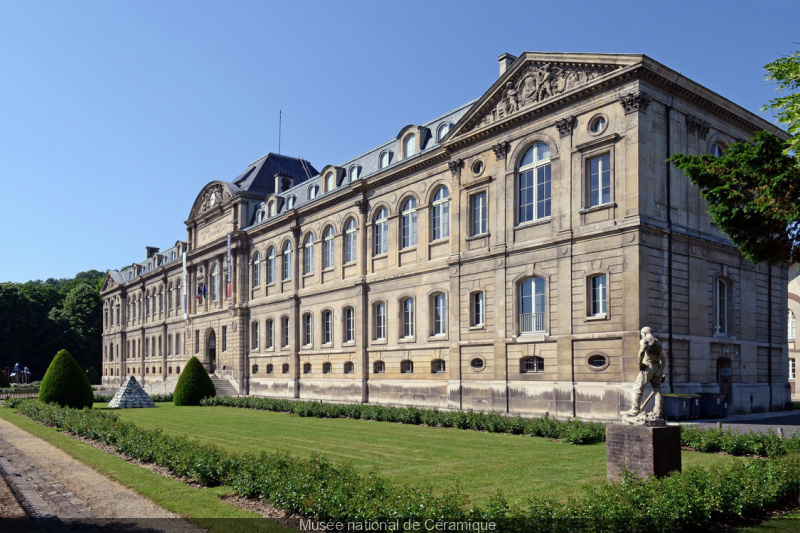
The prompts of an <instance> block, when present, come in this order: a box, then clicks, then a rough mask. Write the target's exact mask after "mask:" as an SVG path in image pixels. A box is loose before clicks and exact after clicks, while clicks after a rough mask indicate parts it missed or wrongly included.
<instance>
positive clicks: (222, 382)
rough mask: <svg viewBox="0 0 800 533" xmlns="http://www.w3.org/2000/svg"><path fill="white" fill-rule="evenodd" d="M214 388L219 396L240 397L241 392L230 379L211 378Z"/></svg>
mask: <svg viewBox="0 0 800 533" xmlns="http://www.w3.org/2000/svg"><path fill="white" fill-rule="evenodd" d="M211 381H212V382H214V387H215V388H216V389H217V396H239V391H238V390H236V387H234V386H233V384H232V383H231V382H230V380H228V379H224V378H218V377H216V376H211Z"/></svg>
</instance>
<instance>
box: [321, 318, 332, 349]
mask: <svg viewBox="0 0 800 533" xmlns="http://www.w3.org/2000/svg"><path fill="white" fill-rule="evenodd" d="M322 337H323V339H322V342H323V344H331V343H332V342H333V313H331V312H330V311H325V312H324V313H322Z"/></svg>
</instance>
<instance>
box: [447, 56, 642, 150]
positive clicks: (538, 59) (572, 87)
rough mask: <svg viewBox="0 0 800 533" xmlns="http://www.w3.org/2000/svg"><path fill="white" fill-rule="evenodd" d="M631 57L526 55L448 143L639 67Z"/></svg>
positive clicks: (466, 117) (480, 101)
mask: <svg viewBox="0 0 800 533" xmlns="http://www.w3.org/2000/svg"><path fill="white" fill-rule="evenodd" d="M643 58H644V56H642V55H632V54H560V53H540V52H525V53H524V54H522V55H521V56H520V57H518V58H517V59H516V60H515V61H514V63H512V64H511V66H510V67H509V68H508V70H507V71H506V72H505V73H503V74H502V75H501V76H500V78H499V79H498V80H497V81H496V82H495V83H494V84H493V85H492V87H491V88H490V89H489V90H488V91H487V92H486V93H485V94H484V95H483V96H482V97H481V98H480V99H478V101H476V102H475V105H474V106H473V107H472V109H471V110H470V111H469V112H468V113H467V114H466V115H464V117H462V118H461V120H459V121H458V123H457V124H456V125H455V126H454V127H453V130H454V131H451V134H450V135H448V141H453V140H455V139H457V138H459V137H461V136H463V135H467V134H469V133H471V132H473V131H476V130H481V129H483V128H486V127H489V126H492V125H494V124H498V123H502V122H504V121H506V120H510V119H512V118H513V117H516V116H519V115H522V114H525V113H527V112H528V111H530V110H534V109H536V108H538V107H540V106H545V105H548V104H550V103H552V102H553V101H554V100H558V99H560V98H566V97H569V96H570V95H573V94H575V93H577V92H580V90H582V89H583V88H585V87H588V86H590V85H592V84H595V83H600V81H601V79H607V78H608V77H611V76H613V75H615V73H619V72H620V71H621V70H623V69H625V68H627V67H631V66H633V65H636V64H639V63H641V61H642V59H643Z"/></svg>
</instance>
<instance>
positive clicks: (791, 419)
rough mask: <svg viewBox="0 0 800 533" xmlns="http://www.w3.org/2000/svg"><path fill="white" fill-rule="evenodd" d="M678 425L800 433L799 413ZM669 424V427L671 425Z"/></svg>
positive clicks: (782, 413)
mask: <svg viewBox="0 0 800 533" xmlns="http://www.w3.org/2000/svg"><path fill="white" fill-rule="evenodd" d="M679 423H680V424H687V425H689V424H696V425H699V426H701V427H711V428H716V427H717V423H721V424H722V429H728V428H730V429H732V430H734V431H739V432H740V433H748V432H750V431H752V432H754V433H767V432H768V431H772V432H773V433H777V432H778V429H779V428H782V429H783V432H784V434H785V435H791V434H794V433H798V432H800V411H772V412H769V413H755V414H749V415H730V416H728V418H708V419H698V420H688V421H684V422H679ZM673 424H674V423H673V422H670V425H673Z"/></svg>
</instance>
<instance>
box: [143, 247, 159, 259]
mask: <svg viewBox="0 0 800 533" xmlns="http://www.w3.org/2000/svg"><path fill="white" fill-rule="evenodd" d="M145 248H146V250H147V257H146V259H150V258H151V257H153V256H154V255H156V254H157V253H158V248H156V247H155V246H146V247H145Z"/></svg>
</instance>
